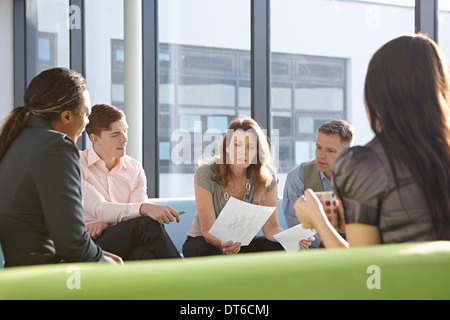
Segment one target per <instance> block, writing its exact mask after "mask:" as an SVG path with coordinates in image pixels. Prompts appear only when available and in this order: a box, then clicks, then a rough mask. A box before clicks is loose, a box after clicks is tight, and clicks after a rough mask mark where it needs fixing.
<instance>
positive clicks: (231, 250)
mask: <svg viewBox="0 0 450 320" xmlns="http://www.w3.org/2000/svg"><path fill="white" fill-rule="evenodd" d="M220 246H221V247H222V251H223V253H224V254H237V253H239V251H241V243H240V242H233V241H231V240H230V241H222V243H221V245H220Z"/></svg>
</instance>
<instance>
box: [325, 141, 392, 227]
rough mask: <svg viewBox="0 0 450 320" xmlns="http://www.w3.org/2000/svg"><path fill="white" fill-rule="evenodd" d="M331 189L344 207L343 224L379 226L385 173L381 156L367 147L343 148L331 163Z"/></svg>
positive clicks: (384, 188)
mask: <svg viewBox="0 0 450 320" xmlns="http://www.w3.org/2000/svg"><path fill="white" fill-rule="evenodd" d="M333 181H334V189H335V192H336V194H337V195H338V196H339V198H340V199H341V201H342V203H343V206H344V215H345V223H362V224H368V225H373V226H378V225H379V214H380V204H381V203H382V200H383V198H384V197H385V196H386V195H387V194H388V192H389V190H388V176H387V173H386V170H385V169H384V167H383V164H382V162H381V160H380V158H379V157H378V156H377V154H376V153H375V152H373V151H372V150H371V149H370V148H367V147H353V148H350V149H346V150H344V151H343V152H342V153H341V155H340V156H339V158H338V160H337V161H336V163H335V165H334V170H333Z"/></svg>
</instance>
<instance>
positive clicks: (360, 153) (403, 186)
mask: <svg viewBox="0 0 450 320" xmlns="http://www.w3.org/2000/svg"><path fill="white" fill-rule="evenodd" d="M449 81H450V80H449V70H448V65H447V63H446V62H445V61H444V57H443V56H442V54H441V53H440V51H439V48H438V46H437V45H436V43H434V42H433V41H432V40H430V39H428V38H427V37H425V36H423V35H415V36H402V37H399V38H397V39H394V40H391V41H390V42H388V43H387V44H385V45H384V46H383V47H382V48H381V49H379V50H378V51H377V52H376V53H375V55H374V56H373V58H372V60H371V62H370V64H369V68H368V71H367V77H366V84H365V100H366V109H367V115H368V118H369V122H370V124H371V127H372V130H373V131H374V133H375V138H374V139H373V140H372V141H371V142H370V143H368V144H367V145H366V146H364V147H354V148H350V149H348V150H346V151H344V152H343V153H342V154H341V155H340V157H339V159H338V160H337V162H336V163H335V167H334V170H333V175H334V189H335V191H336V193H337V194H338V196H339V198H340V199H341V201H342V204H343V209H344V216H345V223H346V236H347V241H348V242H346V241H345V240H343V239H342V238H341V237H340V236H339V235H338V234H337V233H336V232H335V230H334V229H333V228H332V227H331V225H330V224H329V223H327V221H325V220H324V214H323V211H322V210H321V207H320V205H319V203H318V201H317V198H316V197H315V195H314V193H313V192H311V190H307V191H306V192H305V195H304V196H302V197H300V198H299V199H298V200H297V202H296V204H295V208H296V211H297V216H298V217H299V219H300V220H301V221H302V222H303V224H304V225H307V226H311V227H314V228H315V229H316V230H317V231H318V233H319V235H320V236H321V237H322V240H323V241H324V243H325V246H326V247H346V246H364V245H375V244H380V243H396V242H412V241H431V240H450V194H449V190H450V123H449V121H450V120H449V111H450V110H449V105H450V82H449ZM324 237H325V239H324Z"/></svg>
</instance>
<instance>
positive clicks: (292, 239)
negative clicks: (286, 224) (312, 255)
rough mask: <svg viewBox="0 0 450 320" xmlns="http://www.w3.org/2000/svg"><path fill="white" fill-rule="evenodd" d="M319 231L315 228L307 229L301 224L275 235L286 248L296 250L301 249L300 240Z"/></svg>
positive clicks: (291, 250)
mask: <svg viewBox="0 0 450 320" xmlns="http://www.w3.org/2000/svg"><path fill="white" fill-rule="evenodd" d="M316 233H317V232H316V230H314V229H305V228H303V227H302V225H301V224H299V225H297V226H295V227H292V228H289V229H287V230H284V231H282V232H280V233H277V234H276V235H274V236H273V237H274V238H275V239H276V240H277V241H278V242H279V243H281V245H282V246H283V248H284V250H286V251H287V252H294V251H298V250H300V245H299V243H300V240H303V239H308V238H309V237H312V236H313V235H315V234H316Z"/></svg>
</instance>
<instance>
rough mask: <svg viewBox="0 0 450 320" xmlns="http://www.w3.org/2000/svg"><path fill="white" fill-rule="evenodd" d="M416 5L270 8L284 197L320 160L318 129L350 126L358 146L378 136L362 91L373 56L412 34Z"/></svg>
mask: <svg viewBox="0 0 450 320" xmlns="http://www.w3.org/2000/svg"><path fill="white" fill-rule="evenodd" d="M414 3H415V1H414V0H406V1H405V0H403V1H356V0H353V1H351V0H348V1H344V0H343V1H334V0H305V1H297V0H276V1H272V2H271V47H272V48H271V49H272V70H271V86H272V89H271V96H272V104H271V114H272V127H273V129H278V130H279V141H280V142H279V151H278V156H279V170H280V171H279V178H280V183H279V186H278V190H279V194H280V195H282V192H283V188H284V179H285V177H286V173H287V172H288V171H290V170H291V169H293V168H294V167H295V166H296V165H298V164H300V163H301V162H304V161H307V160H312V159H314V157H315V140H316V136H317V129H318V127H319V126H320V125H321V124H322V123H323V122H326V121H328V120H331V119H345V120H347V121H348V122H350V123H351V124H352V125H353V126H354V128H355V131H356V139H355V144H365V143H367V142H368V141H369V140H370V139H371V138H372V136H373V134H372V132H371V130H370V126H369V124H368V122H367V118H366V115H365V108H364V98H363V87H364V78H365V74H366V71H367V66H368V63H369V60H370V58H371V56H372V54H373V53H374V52H375V51H376V50H377V49H378V48H379V47H380V46H381V45H382V44H384V43H385V42H386V41H388V40H390V39H392V38H394V37H396V36H400V35H402V34H406V33H412V32H413V31H414Z"/></svg>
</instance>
